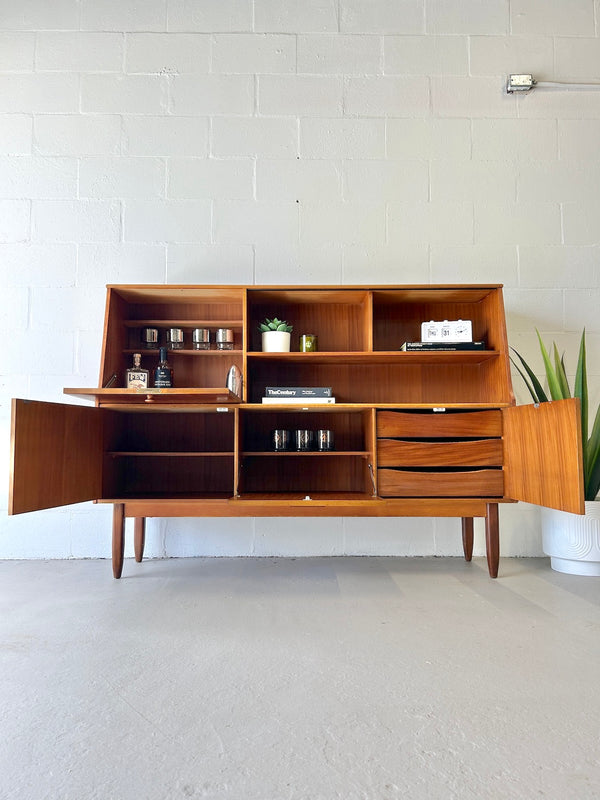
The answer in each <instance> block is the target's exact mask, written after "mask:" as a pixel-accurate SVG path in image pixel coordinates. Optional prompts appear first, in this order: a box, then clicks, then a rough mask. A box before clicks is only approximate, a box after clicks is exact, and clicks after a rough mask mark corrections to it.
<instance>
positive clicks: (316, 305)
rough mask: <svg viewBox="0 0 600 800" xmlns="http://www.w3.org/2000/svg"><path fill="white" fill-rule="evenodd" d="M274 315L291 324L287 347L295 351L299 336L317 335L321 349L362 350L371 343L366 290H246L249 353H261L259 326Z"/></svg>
mask: <svg viewBox="0 0 600 800" xmlns="http://www.w3.org/2000/svg"><path fill="white" fill-rule="evenodd" d="M266 317H268V318H269V319H272V318H273V317H277V318H278V319H281V320H286V321H287V323H288V324H289V325H293V328H294V329H293V331H292V334H291V345H290V349H291V351H292V352H298V350H299V342H300V336H301V335H302V334H304V333H312V334H316V335H317V337H318V348H319V351H322V352H345V351H358V352H360V351H364V350H369V349H370V342H371V295H370V293H369V292H368V291H365V290H360V289H358V290H335V289H330V290H323V289H319V290H310V289H281V290H278V289H273V290H256V291H249V292H248V333H249V345H248V349H249V350H250V351H251V352H260V350H261V349H262V336H261V332H260V331H259V329H258V326H259V325H260V323H261V322H263V321H264V319H265V318H266Z"/></svg>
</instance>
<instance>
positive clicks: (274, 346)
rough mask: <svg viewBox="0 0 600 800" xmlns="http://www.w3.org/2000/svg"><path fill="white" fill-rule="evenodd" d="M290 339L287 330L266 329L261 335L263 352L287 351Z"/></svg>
mask: <svg viewBox="0 0 600 800" xmlns="http://www.w3.org/2000/svg"><path fill="white" fill-rule="evenodd" d="M290 340H291V336H290V334H289V333H288V332H287V331H266V332H265V333H263V335H262V349H263V353H289V352H290Z"/></svg>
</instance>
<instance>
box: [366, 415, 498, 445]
mask: <svg viewBox="0 0 600 800" xmlns="http://www.w3.org/2000/svg"><path fill="white" fill-rule="evenodd" d="M377 436H404V437H408V436H412V437H415V438H416V437H428V438H432V439H433V438H436V437H445V436H447V437H449V438H456V437H457V436H502V412H501V411H499V410H497V409H491V410H490V411H465V412H460V413H456V414H454V413H446V412H431V413H411V412H409V411H378V412H377Z"/></svg>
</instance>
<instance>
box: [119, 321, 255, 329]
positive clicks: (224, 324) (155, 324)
mask: <svg viewBox="0 0 600 800" xmlns="http://www.w3.org/2000/svg"><path fill="white" fill-rule="evenodd" d="M243 324H244V322H243V320H241V319H125V320H123V325H125V327H126V328H241V327H242V326H243Z"/></svg>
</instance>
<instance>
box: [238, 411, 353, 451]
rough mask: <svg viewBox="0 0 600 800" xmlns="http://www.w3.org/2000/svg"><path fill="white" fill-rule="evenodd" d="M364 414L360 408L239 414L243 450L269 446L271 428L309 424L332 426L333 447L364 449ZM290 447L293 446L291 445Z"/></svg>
mask: <svg viewBox="0 0 600 800" xmlns="http://www.w3.org/2000/svg"><path fill="white" fill-rule="evenodd" d="M364 425H365V422H364V417H363V414H362V412H361V413H356V414H350V413H331V414H327V413H320V412H311V411H308V412H307V411H304V412H303V411H296V412H288V411H284V412H277V411H276V412H271V413H265V414H263V413H259V412H254V413H251V414H245V415H244V414H242V423H241V426H242V432H243V433H242V436H243V443H242V449H243V450H250V451H255V452H256V451H261V450H271V449H272V448H271V431H272V430H273V429H274V428H283V429H284V430H289V431H294V430H297V429H299V428H308V429H310V430H313V431H317V430H319V429H326V430H332V431H333V433H334V438H335V449H336V450H364V449H365V435H364ZM290 449H293V446H292V447H291V448H290Z"/></svg>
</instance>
